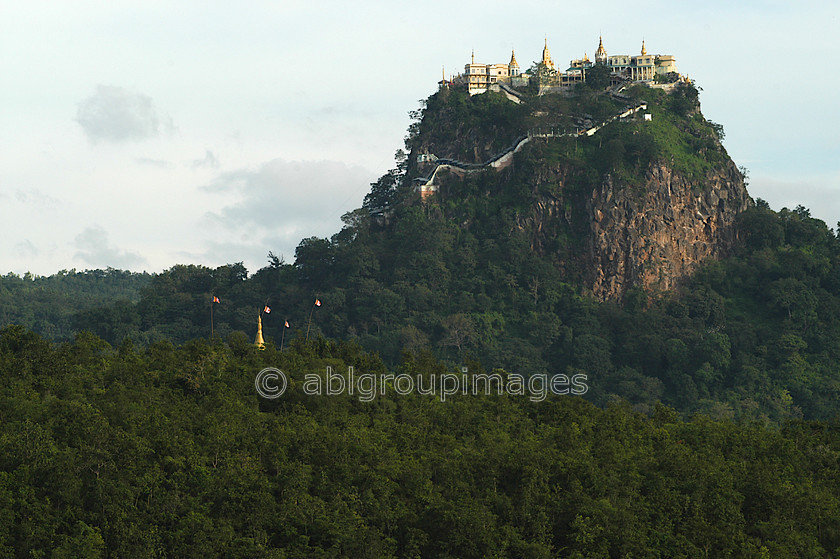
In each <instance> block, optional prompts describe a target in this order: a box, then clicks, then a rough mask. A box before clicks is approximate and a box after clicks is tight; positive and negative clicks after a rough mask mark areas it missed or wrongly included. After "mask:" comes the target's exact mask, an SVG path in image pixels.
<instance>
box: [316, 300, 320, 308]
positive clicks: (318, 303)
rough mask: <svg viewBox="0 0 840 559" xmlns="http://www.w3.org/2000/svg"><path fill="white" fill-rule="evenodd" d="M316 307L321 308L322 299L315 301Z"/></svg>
mask: <svg viewBox="0 0 840 559" xmlns="http://www.w3.org/2000/svg"><path fill="white" fill-rule="evenodd" d="M315 306H316V307H320V306H321V300H320V299H315Z"/></svg>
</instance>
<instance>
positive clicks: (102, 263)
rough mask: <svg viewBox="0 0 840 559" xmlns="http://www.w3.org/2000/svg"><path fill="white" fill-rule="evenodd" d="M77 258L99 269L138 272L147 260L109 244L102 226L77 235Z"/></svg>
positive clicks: (86, 229) (75, 243) (93, 227)
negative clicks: (108, 268)
mask: <svg viewBox="0 0 840 559" xmlns="http://www.w3.org/2000/svg"><path fill="white" fill-rule="evenodd" d="M73 244H74V246H75V247H76V249H77V252H76V254H75V258H79V259H80V260H82V261H84V262H85V263H86V264H88V265H90V266H93V267H97V268H107V267H109V266H110V267H112V268H120V269H126V270H136V269H138V268H139V267H141V266H143V265H144V264H146V263H147V262H146V259H145V258H143V257H142V256H140V255H139V254H137V253H136V252H129V251H126V250H120V249H119V248H117V247H116V246H114V245H112V244H110V243H109V242H108V233H107V232H106V231H105V230H104V229H103V228H102V227H100V226H98V225H95V226H92V227H87V228H85V230H84V231H82V232H81V233H79V234H78V235H76V239H75V241H74V243H73Z"/></svg>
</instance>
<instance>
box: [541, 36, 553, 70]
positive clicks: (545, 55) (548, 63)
mask: <svg viewBox="0 0 840 559" xmlns="http://www.w3.org/2000/svg"><path fill="white" fill-rule="evenodd" d="M542 63H543V64H544V65H545V66H548V67H549V68H554V62H552V61H551V51H549V50H548V37H546V38H545V47H544V48H543V57H542Z"/></svg>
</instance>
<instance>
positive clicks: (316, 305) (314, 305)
mask: <svg viewBox="0 0 840 559" xmlns="http://www.w3.org/2000/svg"><path fill="white" fill-rule="evenodd" d="M320 306H321V301H320V300H319V299H318V298H317V297H315V302H314V303H312V310H310V311H309V321H308V322H307V323H306V340H307V341H309V328H310V327H311V326H312V313H314V312H315V307H320Z"/></svg>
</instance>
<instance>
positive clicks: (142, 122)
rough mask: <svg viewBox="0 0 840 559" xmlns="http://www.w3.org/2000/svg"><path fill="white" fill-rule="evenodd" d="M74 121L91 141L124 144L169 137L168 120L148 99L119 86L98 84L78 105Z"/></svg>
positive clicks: (169, 120) (170, 126)
mask: <svg viewBox="0 0 840 559" xmlns="http://www.w3.org/2000/svg"><path fill="white" fill-rule="evenodd" d="M76 122H78V123H79V125H80V126H81V127H82V130H84V132H85V134H86V135H87V137H88V139H89V140H90V141H91V142H94V143H97V142H100V141H102V142H112V143H119V142H126V141H131V140H143V139H146V138H152V137H156V136H159V135H160V134H171V133H172V132H173V131H174V125H173V123H172V119H171V118H170V117H169V116H167V115H165V114H160V113H158V110H157V109H156V108H155V105H154V102H153V101H152V98H151V97H148V96H147V95H143V94H141V93H138V92H132V91H129V90H127V89H124V88H121V87H113V86H105V85H98V86H96V92H95V93H94V94H93V95H91V96H90V97H88V98H86V99H84V100H83V101H82V102H81V103H79V108H78V111H77V112H76Z"/></svg>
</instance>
